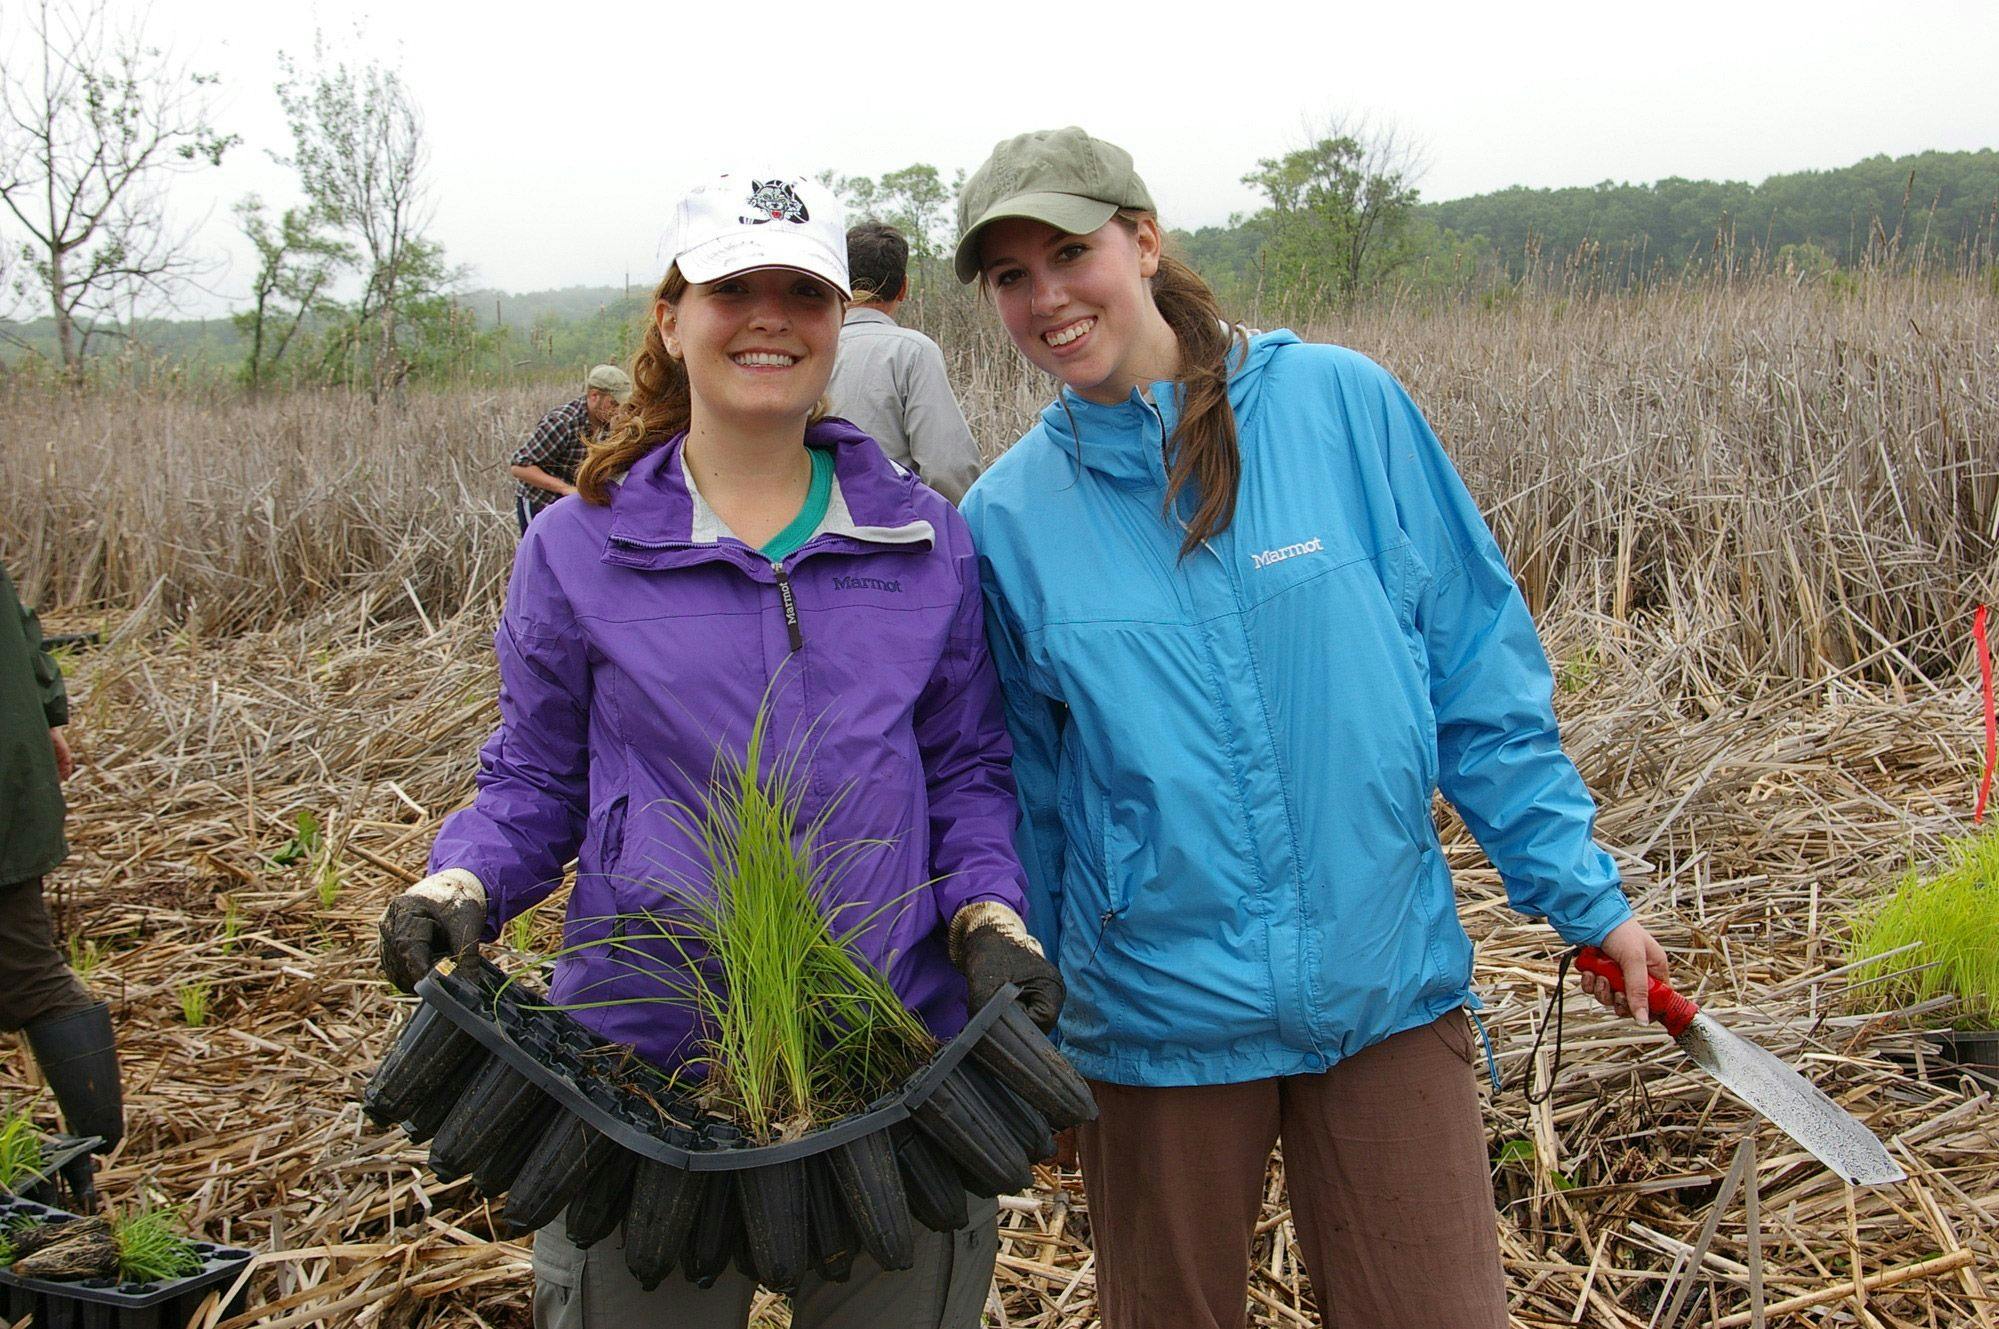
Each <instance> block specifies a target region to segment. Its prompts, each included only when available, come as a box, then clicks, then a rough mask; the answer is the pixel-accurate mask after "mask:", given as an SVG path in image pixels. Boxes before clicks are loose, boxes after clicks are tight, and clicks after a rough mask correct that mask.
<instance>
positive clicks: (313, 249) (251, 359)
mask: <svg viewBox="0 0 1999 1329" xmlns="http://www.w3.org/2000/svg"><path fill="white" fill-rule="evenodd" d="M236 219H237V225H238V226H239V227H240V228H241V230H242V232H243V234H244V235H245V236H246V237H248V239H249V241H250V243H251V245H252V246H254V247H255V248H256V251H257V274H256V277H255V278H254V279H253V280H252V282H251V289H250V308H248V309H246V310H244V311H243V312H242V313H239V314H237V315H235V316H234V319H233V321H234V322H235V325H236V328H237V331H239V332H241V333H242V334H243V336H244V337H245V338H246V339H247V340H248V342H249V345H248V346H246V347H245V348H244V352H243V371H242V376H243V383H244V385H245V386H246V387H248V388H250V389H251V390H252V391H255V390H256V389H257V388H259V387H261V386H262V385H263V383H264V381H265V380H266V379H267V378H269V377H270V375H271V373H272V372H273V371H274V370H275V369H276V368H277V366H278V363H279V362H280V361H281V360H283V359H284V358H285V352H286V350H288V349H289V348H290V346H291V344H292V341H293V339H294V338H295V337H296V336H297V335H298V332H299V330H300V328H301V327H303V326H304V325H305V323H306V321H307V320H308V319H312V318H315V317H317V318H320V319H327V318H332V317H337V315H338V313H339V305H338V304H336V303H335V302H334V300H333V299H332V297H331V294H330V292H331V289H332V285H333V282H334V279H335V278H336V277H337V276H338V275H339V273H340V271H341V269H343V268H345V267H348V266H349V265H351V264H352V263H353V262H354V248H353V246H352V245H349V244H346V243H344V242H342V241H340V240H339V239H337V238H335V237H333V236H331V235H328V234H326V233H325V232H324V231H322V230H321V229H320V226H321V222H320V219H319V217H318V216H317V215H315V214H314V213H313V212H312V211H311V210H310V209H308V208H286V209H285V212H284V216H283V217H281V218H279V220H278V221H277V222H276V224H273V223H272V221H271V219H270V216H269V214H268V213H266V212H265V210H264V202H263V200H262V199H260V198H258V197H257V196H256V195H255V194H252V195H250V196H249V197H247V198H245V199H243V200H242V201H241V202H239V203H238V204H237V205H236Z"/></svg>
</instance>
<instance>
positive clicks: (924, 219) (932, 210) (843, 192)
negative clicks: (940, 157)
mask: <svg viewBox="0 0 1999 1329" xmlns="http://www.w3.org/2000/svg"><path fill="white" fill-rule="evenodd" d="M819 179H820V182H821V183H822V184H824V185H825V186H826V187H827V188H829V189H831V190H832V191H833V192H834V193H836V194H838V195H839V196H840V199H841V201H842V202H844V203H845V204H846V205H847V221H848V222H849V224H851V223H854V222H861V221H878V222H886V223H888V224H889V225H890V226H893V227H895V228H896V229H897V230H898V231H901V232H902V234H903V237H904V238H905V239H907V240H908V241H909V252H910V255H911V256H912V257H913V258H915V259H917V260H918V261H919V262H926V263H927V262H930V261H933V260H935V259H937V258H938V257H939V256H940V255H942V254H944V253H945V252H946V251H948V250H949V249H950V247H951V244H952V242H953V240H954V239H955V238H956V237H955V235H954V223H953V220H952V216H951V208H952V204H953V203H954V202H955V201H956V199H957V197H958V191H959V190H960V189H962V188H964V185H965V173H964V172H963V171H962V170H961V171H959V172H958V174H957V175H956V176H955V177H953V179H952V181H951V183H950V184H948V185H947V184H945V183H944V178H943V177H942V176H941V175H939V174H938V172H937V168H936V167H935V166H932V165H930V164H928V163H927V162H917V163H915V164H914V165H910V166H905V167H903V168H902V169H901V170H899V171H889V172H888V173H886V174H885V175H883V176H881V177H880V178H879V179H874V178H871V177H869V176H865V175H836V174H834V173H833V172H831V171H826V172H824V173H822V174H821V175H820V177H819Z"/></svg>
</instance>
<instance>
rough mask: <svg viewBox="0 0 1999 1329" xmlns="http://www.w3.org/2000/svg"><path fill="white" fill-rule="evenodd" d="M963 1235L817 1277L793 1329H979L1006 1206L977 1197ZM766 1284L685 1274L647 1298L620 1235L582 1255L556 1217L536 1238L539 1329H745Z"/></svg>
mask: <svg viewBox="0 0 1999 1329" xmlns="http://www.w3.org/2000/svg"><path fill="white" fill-rule="evenodd" d="M970 1202H971V1206H972V1222H971V1225H970V1226H969V1227H965V1228H962V1229H960V1230H959V1231H957V1232H952V1233H941V1232H932V1231H930V1230H929V1229H928V1228H925V1227H920V1226H919V1227H918V1228H917V1229H916V1264H915V1267H913V1268H910V1269H905V1270H902V1271H900V1272H897V1273H885V1272H883V1271H882V1269H881V1268H880V1267H879V1266H877V1265H876V1264H875V1263H874V1261H872V1260H870V1259H869V1258H868V1257H867V1256H865V1255H863V1256H861V1257H860V1258H859V1259H857V1260H856V1261H855V1262H854V1273H853V1276H852V1277H851V1278H849V1279H848V1280H847V1281H846V1282H844V1283H828V1282H826V1281H825V1280H824V1279H820V1278H814V1277H811V1276H808V1277H807V1278H806V1279H805V1282H804V1284H803V1285H802V1286H801V1287H800V1288H799V1290H798V1291H797V1292H796V1293H795V1294H793V1296H792V1298H791V1323H792V1329H977V1327H978V1324H979V1321H980V1317H981V1315H982V1314H983V1312H984V1310H985V1305H986V1294H987V1292H988V1291H989V1290H990V1289H991V1288H992V1282H993V1259H994V1257H995V1256H996V1255H997V1254H998V1253H999V1231H998V1218H999V1207H998V1205H996V1204H995V1203H994V1202H993V1201H991V1200H981V1199H979V1198H978V1197H977V1196H972V1197H970ZM756 1290H757V1285H756V1284H755V1283H754V1282H752V1281H751V1280H750V1279H748V1278H745V1277H744V1276H743V1275H741V1274H739V1273H737V1272H736V1271H735V1270H734V1269H730V1270H729V1271H728V1272H727V1273H725V1274H723V1275H722V1277H721V1278H719V1279H717V1280H716V1282H715V1286H713V1287H711V1288H699V1287H696V1286H694V1284H692V1283H690V1282H688V1281H687V1279H686V1278H685V1277H684V1276H683V1275H682V1274H681V1273H680V1272H679V1271H678V1270H675V1271H674V1272H673V1273H671V1274H668V1275H667V1276H666V1279H665V1281H664V1282H662V1283H661V1284H660V1285H659V1286H658V1287H656V1288H654V1289H653V1290H652V1291H650V1292H647V1291H646V1290H645V1289H644V1288H642V1287H640V1286H639V1281H638V1279H636V1278H634V1277H632V1274H631V1271H630V1270H629V1269H627V1268H625V1233H624V1229H622V1228H620V1229H619V1230H618V1231H616V1232H613V1233H612V1234H611V1235H610V1236H608V1237H606V1238H605V1239H604V1240H602V1241H600V1242H598V1243H597V1244H596V1245H594V1246H592V1247H590V1248H589V1249H588V1250H581V1249H578V1248H577V1247H576V1245H575V1244H574V1243H572V1242H571V1241H570V1240H569V1234H568V1232H567V1231H566V1230H565V1229H564V1227H563V1225H562V1220H561V1219H560V1218H557V1219H556V1220H555V1221H554V1222H552V1223H550V1224H549V1225H548V1226H547V1227H544V1228H542V1229H541V1231H539V1232H537V1233H535V1238H534V1324H535V1329H744V1326H745V1325H746V1324H747V1323H748V1322H749V1318H750V1302H751V1300H752V1298H754V1297H755V1296H756Z"/></svg>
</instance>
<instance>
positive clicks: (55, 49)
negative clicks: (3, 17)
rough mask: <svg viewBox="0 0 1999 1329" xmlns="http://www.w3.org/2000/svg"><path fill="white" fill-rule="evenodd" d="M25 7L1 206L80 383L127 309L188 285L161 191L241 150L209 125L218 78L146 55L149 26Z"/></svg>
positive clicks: (6, 131) (82, 9) (80, 6)
mask: <svg viewBox="0 0 1999 1329" xmlns="http://www.w3.org/2000/svg"><path fill="white" fill-rule="evenodd" d="M21 8H22V9H25V11H26V14H27V21H26V31H25V32H20V33H17V32H15V31H12V30H11V25H9V28H8V30H6V31H0V45H4V46H5V47H6V48H7V49H8V51H9V59H8V62H7V65H6V67H5V69H4V71H0V204H4V206H5V209H6V211H7V212H8V213H9V214H11V215H12V217H13V219H14V220H15V221H16V222H17V223H19V224H20V226H21V227H23V228H24V229H25V230H26V231H27V234H28V243H27V244H25V245H23V246H22V248H21V251H20V261H21V263H22V265H23V267H24V268H25V272H24V273H23V274H22V275H21V276H20V278H19V280H20V281H21V283H22V287H23V290H24V293H25V291H26V290H29V289H32V290H33V291H35V292H37V293H38V294H39V295H40V296H41V297H42V298H43V299H44V300H46V301H47V307H48V309H49V312H50V314H51V315H52V316H53V319H54V323H55V341H56V348H57V351H58V354H59V355H60V356H61V358H62V364H63V368H64V370H65V371H66V372H68V373H69V374H70V375H72V376H74V375H76V374H77V373H78V372H79V370H80V368H81V365H82V361H83V357H84V355H85V353H86V352H87V351H88V349H89V343H90V339H91V336H92V334H93V333H94V332H96V331H98V330H100V328H101V327H105V326H113V325H115V324H116V323H117V321H118V319H119V317H120V311H121V308H122V310H123V311H124V315H125V317H126V318H127V319H131V318H134V317H136V316H137V313H138V308H137V306H138V305H139V303H140V301H141V300H142V299H145V298H147V297H157V298H161V299H171V297H172V296H173V294H174V293H175V291H176V290H177V288H178V286H179V285H180V283H182V282H183V281H184V280H186V279H187V278H188V277H189V276H191V275H192V273H193V272H194V270H195V269H196V267H197V266H198V261H197V259H196V258H195V256H194V254H193V251H192V247H191V245H190V242H189V239H188V236H187V235H185V234H183V233H181V232H179V231H177V230H175V229H174V228H173V227H172V226H171V225H170V223H169V221H168V219H167V215H166V208H165V191H164V181H165V179H166V178H167V177H169V176H171V175H173V174H174V173H176V172H180V171H186V170H193V169H196V168H199V167H204V166H215V165H220V164H221V161H222V157H223V154H224V153H226V152H227V151H228V150H229V149H230V148H231V147H233V146H235V144H236V143H237V142H238V139H237V137H236V136H235V135H233V134H222V133H219V132H218V131H217V130H216V129H215V128H214V126H213V125H212V124H211V123H210V110H209V97H210V89H211V88H212V86H213V85H214V83H215V78H214V76H213V75H210V74H204V73H198V72H195V71H192V70H190V69H188V68H186V67H185V66H183V65H181V64H178V63H177V62H175V61H174V60H173V59H172V58H171V57H170V56H168V55H167V54H166V53H165V52H163V51H162V50H161V49H160V48H159V47H157V46H154V45H152V44H150V43H149V42H148V40H147V37H146V33H145V25H144V22H143V20H141V21H138V22H135V23H132V24H130V25H128V26H125V27H122V28H121V27H118V26H116V25H114V24H113V22H112V21H111V18H110V17H109V14H108V5H107V4H106V3H104V0H41V3H39V4H32V5H27V6H22V7H21Z"/></svg>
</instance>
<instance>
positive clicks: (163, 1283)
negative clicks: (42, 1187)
mask: <svg viewBox="0 0 1999 1329" xmlns="http://www.w3.org/2000/svg"><path fill="white" fill-rule="evenodd" d="M250 1259H251V1252H249V1251H246V1250H240V1249H238V1248H236V1247H233V1246H216V1245H213V1244H211V1243H209V1242H205V1241H195V1240H192V1239H191V1238H189V1237H188V1236H187V1235H186V1234H185V1233H184V1232H183V1231H182V1226H181V1219H180V1213H179V1211H178V1210H176V1209H174V1208H172V1207H160V1208H154V1207H141V1208H137V1209H132V1210H129V1211H127V1212H125V1213H123V1214H120V1215H118V1216H116V1217H113V1218H110V1219H103V1218H82V1217H78V1216H77V1215H75V1214H71V1213H66V1212H64V1211H63V1210H61V1209H56V1208H52V1207H51V1206H49V1205H45V1204H37V1203H35V1202H34V1201H32V1200H24V1199H19V1198H16V1197H0V1315H4V1319H5V1322H6V1323H8V1324H15V1323H18V1322H20V1321H21V1320H22V1318H23V1317H28V1322H29V1323H31V1324H34V1325H35V1326H37V1329H182V1326H184V1325H186V1324H187V1322H188V1321H189V1319H191V1318H192V1317H193V1316H194V1315H195V1313H196V1312H197V1311H199V1310H200V1309H201V1307H202V1305H203V1304H204V1303H205V1302H206V1301H207V1300H208V1299H209V1298H210V1297H211V1296H227V1297H228V1301H227V1304H226V1305H225V1306H224V1307H223V1315H224V1316H228V1315H233V1314H235V1313H236V1312H238V1311H240V1310H241V1309H242V1307H243V1300H244V1292H243V1290H242V1289H237V1290H236V1291H235V1292H234V1294H233V1295H230V1288H231V1286H232V1285H233V1280H234V1279H235V1277H236V1275H237V1274H239V1273H241V1272H242V1269H243V1266H244V1265H246V1264H248V1263H249V1262H250Z"/></svg>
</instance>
